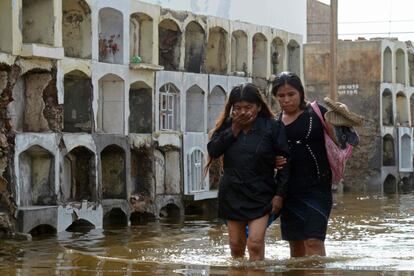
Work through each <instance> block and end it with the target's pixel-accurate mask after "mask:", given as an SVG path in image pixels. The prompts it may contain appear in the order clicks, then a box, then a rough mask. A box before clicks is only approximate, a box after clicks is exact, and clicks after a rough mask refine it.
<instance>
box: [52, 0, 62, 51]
mask: <svg viewBox="0 0 414 276" xmlns="http://www.w3.org/2000/svg"><path fill="white" fill-rule="evenodd" d="M53 14H54V16H55V21H54V22H53V30H54V31H53V45H54V46H55V47H59V48H61V47H63V42H62V0H53Z"/></svg>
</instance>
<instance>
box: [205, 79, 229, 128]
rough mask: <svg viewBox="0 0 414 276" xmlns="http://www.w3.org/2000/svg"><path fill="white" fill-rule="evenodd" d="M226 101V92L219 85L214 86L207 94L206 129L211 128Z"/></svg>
mask: <svg viewBox="0 0 414 276" xmlns="http://www.w3.org/2000/svg"><path fill="white" fill-rule="evenodd" d="M225 103H226V92H225V91H224V89H223V88H222V87H221V86H215V87H214V88H213V90H212V91H211V93H210V94H209V95H208V126H207V131H210V130H212V129H213V128H214V127H215V125H216V120H217V119H218V117H219V116H220V114H221V112H222V111H223V109H224V105H225Z"/></svg>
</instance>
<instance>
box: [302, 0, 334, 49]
mask: <svg viewBox="0 0 414 276" xmlns="http://www.w3.org/2000/svg"><path fill="white" fill-rule="evenodd" d="M330 25H331V7H330V6H329V5H327V4H325V3H322V2H320V1H318V0H307V39H306V42H307V43H310V42H321V43H329V41H330V33H331V27H330Z"/></svg>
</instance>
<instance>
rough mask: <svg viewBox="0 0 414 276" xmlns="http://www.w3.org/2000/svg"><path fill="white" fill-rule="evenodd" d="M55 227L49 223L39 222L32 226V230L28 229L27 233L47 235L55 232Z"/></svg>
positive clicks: (35, 235) (36, 235)
mask: <svg viewBox="0 0 414 276" xmlns="http://www.w3.org/2000/svg"><path fill="white" fill-rule="evenodd" d="M56 232H57V231H56V228H55V227H53V226H51V225H49V224H40V225H37V226H36V227H34V228H33V229H32V230H30V231H29V234H30V235H32V236H34V237H38V236H46V235H47V236H49V235H54V234H56Z"/></svg>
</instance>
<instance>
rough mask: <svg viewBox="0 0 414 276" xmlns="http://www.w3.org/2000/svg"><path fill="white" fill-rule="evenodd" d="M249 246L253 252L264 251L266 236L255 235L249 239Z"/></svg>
mask: <svg viewBox="0 0 414 276" xmlns="http://www.w3.org/2000/svg"><path fill="white" fill-rule="evenodd" d="M247 248H248V249H249V251H251V252H258V253H260V252H262V251H263V249H264V238H259V237H254V238H250V237H249V238H248V239H247Z"/></svg>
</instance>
